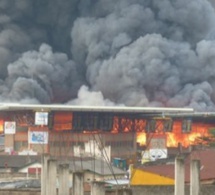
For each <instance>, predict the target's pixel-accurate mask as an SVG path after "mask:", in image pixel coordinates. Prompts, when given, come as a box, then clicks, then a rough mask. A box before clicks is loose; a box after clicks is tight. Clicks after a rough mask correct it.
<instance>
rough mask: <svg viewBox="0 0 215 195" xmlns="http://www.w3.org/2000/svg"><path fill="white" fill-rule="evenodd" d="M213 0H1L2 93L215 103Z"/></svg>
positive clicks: (212, 106) (10, 98)
mask: <svg viewBox="0 0 215 195" xmlns="http://www.w3.org/2000/svg"><path fill="white" fill-rule="evenodd" d="M213 5H214V1H213V0H211V2H209V1H207V0H189V1H187V0H162V1H157V0H118V1H115V0H37V1H35V0H19V1H17V0H0V68H1V69H0V70H1V71H0V101H1V102H21V103H37V104H51V103H68V104H80V105H102V106H104V105H107V106H109V105H110V106H113V105H125V106H167V107H193V108H195V109H196V110H199V111H214V110H215V9H214V7H213Z"/></svg>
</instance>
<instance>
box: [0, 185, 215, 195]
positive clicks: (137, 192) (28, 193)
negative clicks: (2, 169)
mask: <svg viewBox="0 0 215 195" xmlns="http://www.w3.org/2000/svg"><path fill="white" fill-rule="evenodd" d="M189 187H190V186H188V185H187V186H186V187H185V188H186V189H185V195H190V192H189ZM131 191H132V195H149V194H150V195H158V194H159V195H174V186H135V187H131ZM214 192H215V185H204V186H201V193H200V195H213V194H214ZM0 194H1V195H41V193H40V189H0ZM115 194H116V193H115V191H114V190H111V189H110V190H107V191H106V195H115ZM70 195H72V190H70ZM84 195H90V192H85V193H84Z"/></svg>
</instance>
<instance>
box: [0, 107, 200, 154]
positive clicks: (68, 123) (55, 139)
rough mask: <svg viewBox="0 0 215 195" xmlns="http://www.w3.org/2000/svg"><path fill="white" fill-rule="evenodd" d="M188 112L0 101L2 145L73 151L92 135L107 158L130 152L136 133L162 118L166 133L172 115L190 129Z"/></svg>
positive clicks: (150, 130)
mask: <svg viewBox="0 0 215 195" xmlns="http://www.w3.org/2000/svg"><path fill="white" fill-rule="evenodd" d="M188 116H194V111H193V109H186V108H182V109H180V108H150V107H148V108H147V107H146V108H139V107H138V108H137V107H136V108H135V107H134V108H133V107H132V108H131V107H87V106H85V107H83V106H70V105H22V104H2V105H0V122H1V129H2V131H4V134H5V149H6V150H10V149H11V150H12V151H13V152H21V151H23V150H33V151H36V152H37V153H39V154H41V153H49V154H51V155H55V156H73V155H74V150H73V148H74V147H75V146H80V147H83V146H84V144H85V143H86V142H88V141H89V140H96V141H97V142H99V143H100V147H105V146H110V147H111V156H112V157H114V156H123V157H126V156H131V155H135V153H136V133H137V132H146V133H147V132H148V133H153V132H155V131H157V130H159V129H160V125H159V124H161V123H162V125H161V126H162V130H163V131H165V132H170V131H171V130H172V128H173V122H174V120H175V119H177V120H178V119H180V120H181V121H182V122H181V124H182V130H183V131H185V132H186V131H190V130H191V127H192V123H191V122H192V121H191V120H190V118H188ZM201 116H202V115H201ZM183 121H184V122H183ZM9 124H10V125H11V124H14V125H15V127H14V130H13V129H12V131H11V129H10V128H8V127H6V125H9ZM44 135H45V136H44ZM43 136H44V137H43Z"/></svg>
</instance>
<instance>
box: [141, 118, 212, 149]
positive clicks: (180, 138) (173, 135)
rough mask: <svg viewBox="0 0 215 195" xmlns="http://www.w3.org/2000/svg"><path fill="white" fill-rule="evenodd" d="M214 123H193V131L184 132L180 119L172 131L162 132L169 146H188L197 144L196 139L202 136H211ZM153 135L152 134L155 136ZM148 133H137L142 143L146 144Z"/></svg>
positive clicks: (157, 133) (156, 133)
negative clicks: (210, 130) (210, 132)
mask: <svg viewBox="0 0 215 195" xmlns="http://www.w3.org/2000/svg"><path fill="white" fill-rule="evenodd" d="M211 127H212V125H209V124H204V123H193V125H192V131H191V132H190V133H183V132H182V130H181V129H182V126H181V122H180V121H176V122H174V125H173V130H172V132H162V133H163V135H165V136H164V137H166V143H167V147H177V146H178V144H179V143H180V144H181V145H182V146H184V147H188V146H190V145H195V141H196V139H198V138H201V137H207V136H210V134H209V133H208V131H209V129H210V128H211ZM162 133H161V132H159V131H158V132H155V133H154V134H153V135H154V136H155V137H156V135H159V134H162ZM153 135H152V136H153ZM146 141H147V139H146V133H139V134H137V142H138V143H139V144H140V145H146Z"/></svg>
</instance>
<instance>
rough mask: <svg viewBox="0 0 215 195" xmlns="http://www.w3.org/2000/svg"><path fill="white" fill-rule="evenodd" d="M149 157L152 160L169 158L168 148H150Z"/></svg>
mask: <svg viewBox="0 0 215 195" xmlns="http://www.w3.org/2000/svg"><path fill="white" fill-rule="evenodd" d="M149 158H150V160H152V161H154V160H157V159H163V158H167V149H150V150H149Z"/></svg>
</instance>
